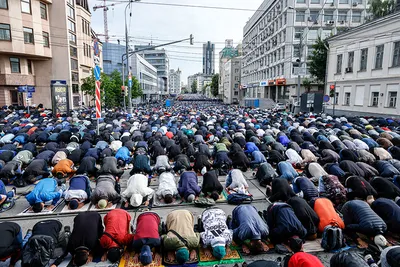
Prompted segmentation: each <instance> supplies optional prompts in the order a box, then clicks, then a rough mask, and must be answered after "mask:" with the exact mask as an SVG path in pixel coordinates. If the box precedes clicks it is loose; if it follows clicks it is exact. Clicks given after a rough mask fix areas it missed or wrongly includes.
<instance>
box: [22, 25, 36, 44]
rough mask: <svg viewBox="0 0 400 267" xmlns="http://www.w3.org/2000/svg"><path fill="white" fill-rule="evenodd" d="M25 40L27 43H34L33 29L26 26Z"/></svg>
mask: <svg viewBox="0 0 400 267" xmlns="http://www.w3.org/2000/svg"><path fill="white" fill-rule="evenodd" d="M24 42H25V43H26V44H33V43H34V39H33V29H31V28H25V27H24Z"/></svg>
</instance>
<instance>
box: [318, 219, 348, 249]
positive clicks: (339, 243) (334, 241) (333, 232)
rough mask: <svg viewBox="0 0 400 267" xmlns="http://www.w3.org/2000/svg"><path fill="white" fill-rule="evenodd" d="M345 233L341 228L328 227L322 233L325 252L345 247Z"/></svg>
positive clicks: (322, 245) (322, 244)
mask: <svg viewBox="0 0 400 267" xmlns="http://www.w3.org/2000/svg"><path fill="white" fill-rule="evenodd" d="M343 243H344V240H343V233H342V229H340V228H339V227H336V226H333V225H328V226H326V227H325V228H324V232H323V233H322V240H321V247H322V248H323V249H324V250H325V251H332V250H336V249H340V248H341V247H343Z"/></svg>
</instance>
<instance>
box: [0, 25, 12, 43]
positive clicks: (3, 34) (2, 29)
mask: <svg viewBox="0 0 400 267" xmlns="http://www.w3.org/2000/svg"><path fill="white" fill-rule="evenodd" d="M0 41H11V30H10V24H2V23H1V24H0Z"/></svg>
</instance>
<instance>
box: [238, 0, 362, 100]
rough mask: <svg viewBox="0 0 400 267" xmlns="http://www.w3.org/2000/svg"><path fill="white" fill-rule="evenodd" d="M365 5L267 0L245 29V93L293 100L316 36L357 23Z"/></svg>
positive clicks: (357, 0)
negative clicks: (299, 77)
mask: <svg viewBox="0 0 400 267" xmlns="http://www.w3.org/2000/svg"><path fill="white" fill-rule="evenodd" d="M366 5H367V0H274V1H273V0H265V1H264V2H263V3H262V4H261V6H260V7H259V10H262V11H257V12H256V13H254V15H253V16H252V17H251V18H250V20H249V21H248V22H247V23H246V25H245V26H244V29H243V61H242V80H241V83H242V87H244V88H246V97H249V98H270V99H273V100H274V101H280V102H286V101H288V99H292V100H294V99H295V98H296V96H297V91H296V88H297V81H298V76H299V75H300V76H301V77H307V76H309V72H308V66H307V60H308V57H309V56H310V55H311V53H312V45H313V44H314V43H315V40H316V39H317V38H318V36H320V37H321V38H323V39H324V38H326V37H329V36H331V35H334V34H336V33H338V32H340V31H344V30H347V29H348V28H352V27H355V26H359V25H360V24H361V23H363V22H364V18H365V15H366V12H367V11H366ZM299 65H301V66H299ZM302 90H303V91H304V89H302Z"/></svg>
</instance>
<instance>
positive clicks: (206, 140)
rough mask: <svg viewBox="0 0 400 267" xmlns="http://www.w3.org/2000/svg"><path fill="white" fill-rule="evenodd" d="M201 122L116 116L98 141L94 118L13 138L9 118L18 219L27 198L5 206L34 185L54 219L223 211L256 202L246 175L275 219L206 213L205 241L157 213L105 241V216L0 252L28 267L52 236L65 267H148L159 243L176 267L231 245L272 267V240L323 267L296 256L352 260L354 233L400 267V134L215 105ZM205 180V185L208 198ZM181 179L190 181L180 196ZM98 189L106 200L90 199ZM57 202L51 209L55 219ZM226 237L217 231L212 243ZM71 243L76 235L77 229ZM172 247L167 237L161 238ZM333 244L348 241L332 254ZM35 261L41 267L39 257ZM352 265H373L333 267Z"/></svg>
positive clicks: (4, 199)
mask: <svg viewBox="0 0 400 267" xmlns="http://www.w3.org/2000/svg"><path fill="white" fill-rule="evenodd" d="M201 110H202V111H201V112H197V113H196V112H195V113H193V112H192V111H193V110H192V109H191V108H190V107H185V106H180V107H175V108H172V110H164V109H153V111H152V112H147V111H146V110H141V111H138V114H146V116H142V115H140V116H138V117H136V118H129V116H127V115H126V114H123V113H118V112H115V113H109V114H108V115H107V116H108V117H106V118H105V120H104V121H103V122H102V124H101V127H100V129H101V131H100V135H99V136H97V135H96V134H94V125H93V124H91V123H90V120H88V118H87V117H85V116H82V115H78V116H76V117H73V118H70V117H63V118H62V119H60V120H57V121H55V120H54V119H50V118H46V119H47V120H45V121H43V118H40V120H41V123H40V125H39V126H35V125H36V124H34V123H31V125H28V126H27V124H24V123H22V124H24V125H23V126H22V125H20V126H16V127H12V126H14V125H15V124H12V125H9V123H10V122H12V121H13V119H12V118H11V117H10V118H8V119H7V123H8V124H7V125H8V126H6V127H4V128H3V129H2V132H3V134H2V137H1V139H0V143H1V144H2V146H1V147H0V167H1V169H0V177H1V181H0V205H1V208H2V209H3V210H7V209H8V208H9V207H12V205H13V201H14V196H15V194H16V189H15V188H13V189H12V190H11V191H10V192H6V189H5V185H14V186H17V187H18V186H25V185H26V184H35V187H34V189H33V190H32V191H31V192H30V193H29V194H28V195H26V199H27V201H28V203H29V205H30V206H31V209H32V211H33V212H36V213H37V212H41V211H43V209H45V208H47V209H53V208H54V206H56V205H57V203H59V201H60V199H61V198H63V199H64V200H65V202H66V203H67V205H68V208H69V209H71V210H75V209H80V208H81V207H82V206H84V205H85V204H86V203H88V202H91V204H92V205H94V206H96V208H98V209H105V208H110V207H111V206H112V205H114V204H117V203H119V202H121V201H122V203H123V205H122V208H123V209H128V208H130V207H134V208H138V207H140V206H142V205H145V206H147V207H149V208H151V205H152V203H153V202H154V201H164V202H165V203H166V204H170V203H172V202H173V201H174V200H175V199H177V198H178V197H179V198H182V199H183V200H184V201H186V202H195V201H197V200H198V199H199V197H200V196H204V197H209V198H211V199H213V200H214V201H217V200H218V199H219V197H220V194H221V193H222V192H223V191H224V190H225V191H226V192H228V193H230V194H248V193H249V192H248V187H249V185H248V183H247V181H246V179H245V177H244V175H243V172H244V171H247V170H248V169H249V168H251V169H253V170H254V176H255V178H256V179H257V180H258V181H259V183H260V185H262V186H265V187H266V195H267V197H268V199H269V201H270V202H271V203H272V204H271V205H270V206H268V207H266V209H265V210H262V211H261V210H260V211H257V209H256V208H255V207H254V206H252V205H239V206H237V207H236V208H235V209H234V211H233V212H232V216H231V218H230V219H229V218H227V216H226V214H225V212H224V211H222V210H221V209H219V208H210V209H206V210H205V211H204V212H203V213H202V215H201V227H200V230H202V231H200V230H198V232H200V234H199V233H196V232H195V231H194V227H193V226H194V223H195V219H194V217H193V215H192V214H191V213H190V212H189V211H186V210H176V211H173V212H171V213H170V214H168V216H167V218H166V220H165V224H164V225H165V227H161V226H162V225H163V224H162V223H161V219H160V217H159V216H158V215H157V214H156V213H153V212H148V213H143V214H140V215H139V216H138V217H137V220H136V225H137V226H136V230H135V233H134V234H131V231H130V223H131V217H130V215H129V213H128V212H126V211H125V210H123V209H115V210H112V211H110V212H109V213H108V214H107V216H106V217H105V218H104V227H103V221H102V219H101V217H100V215H99V214H98V213H96V212H84V213H81V214H79V215H78V216H77V217H76V218H75V219H74V227H73V230H72V233H70V234H67V235H65V233H63V234H59V232H60V231H62V225H61V224H60V223H59V222H58V221H55V220H48V221H43V222H39V223H37V224H36V225H35V226H34V227H33V228H32V231H29V233H28V234H27V236H26V237H27V238H24V239H22V233H21V228H20V227H19V226H18V225H17V224H16V223H12V222H3V223H0V232H1V235H0V236H4V239H2V240H3V241H1V242H4V244H5V245H0V248H2V249H3V251H0V258H2V259H5V258H9V257H11V266H12V265H14V264H15V262H16V260H18V259H19V258H20V257H21V254H22V259H23V262H24V253H25V252H26V251H31V253H33V252H34V251H36V249H35V248H33V249H32V248H31V247H32V246H35V245H37V244H39V243H38V242H34V241H32V240H35V236H37V238H36V239H38V238H42V239H46V237H43V236H50V237H51V238H52V239H51V240H53V241H54V242H55V243H56V244H59V245H60V246H62V247H63V248H64V249H63V253H62V255H60V257H59V258H58V259H57V260H56V261H55V262H54V264H53V265H55V266H57V265H58V264H59V263H60V262H61V261H62V259H63V258H64V257H65V254H67V253H71V254H72V255H73V261H74V263H75V264H76V265H79V266H81V265H84V264H85V263H87V262H88V261H90V260H91V259H92V256H93V255H94V254H97V255H98V254H103V259H106V258H108V259H109V260H110V261H112V262H116V261H118V260H119V259H120V258H121V256H122V254H123V251H124V249H123V248H124V247H125V246H126V247H127V248H128V249H131V250H134V251H136V252H137V253H136V254H135V255H137V257H138V258H139V260H140V261H141V263H142V264H143V265H148V264H149V263H150V262H151V260H152V259H153V258H152V257H153V256H154V257H155V256H157V255H159V254H158V253H154V248H158V247H160V244H161V243H162V244H163V248H164V251H163V252H164V253H165V252H166V253H167V254H168V255H167V258H168V259H172V258H174V259H176V260H177V261H178V262H179V263H185V262H187V261H190V260H191V259H194V258H195V257H196V253H195V249H196V248H197V247H198V246H199V244H200V240H201V242H202V244H203V245H204V246H208V247H211V250H210V251H207V253H209V254H210V253H211V254H212V255H213V256H214V257H215V258H217V259H222V258H223V257H224V256H225V255H226V253H228V252H229V250H230V248H229V245H230V244H231V242H232V240H234V241H235V243H236V244H238V245H240V246H241V247H242V250H243V252H244V253H250V252H253V253H263V252H266V251H267V250H268V249H269V248H268V246H267V245H266V243H265V242H263V240H267V239H268V240H269V241H270V242H271V243H272V244H274V245H275V248H280V247H281V246H280V245H281V244H284V245H285V246H284V247H286V248H289V249H290V251H291V252H295V254H294V255H293V256H292V257H290V258H289V259H288V261H287V264H289V266H300V265H296V263H294V262H295V260H297V261H298V262H306V261H307V260H309V261H310V262H311V263H312V262H313V263H312V265H316V266H318V264H320V265H321V266H322V264H321V263H320V262H319V260H318V259H317V258H315V257H313V256H311V255H309V254H304V253H302V254H299V253H298V252H299V251H301V249H302V245H303V243H304V242H305V240H314V239H316V238H317V236H321V235H322V239H323V241H324V242H325V243H324V244H323V246H324V248H325V249H326V250H333V249H340V248H341V247H342V246H344V244H343V241H342V238H341V237H340V236H343V235H342V231H341V230H343V234H344V235H345V236H346V237H347V238H350V239H353V240H358V238H359V234H362V235H364V236H366V237H367V239H368V240H369V241H370V242H369V249H370V250H369V253H372V252H373V251H375V252H376V253H375V254H374V253H372V254H373V255H372V256H373V258H374V259H375V260H376V261H379V260H381V265H382V266H390V267H393V266H399V264H400V259H399V258H400V247H398V246H391V247H390V246H389V242H388V241H387V240H386V238H385V235H386V234H388V233H389V234H390V235H394V236H396V235H399V234H400V206H399V205H400V181H399V180H398V179H400V178H398V177H400V161H399V160H400V147H399V146H400V134H399V131H398V130H397V129H398V128H397V127H399V124H398V121H395V120H393V119H382V118H371V119H368V120H367V119H365V118H348V119H346V118H343V117H342V118H332V117H329V116H321V117H317V118H316V117H315V116H310V117H305V116H302V115H296V116H293V115H285V114H279V113H278V114H276V113H270V112H266V111H262V110H250V109H240V108H236V107H229V106H212V105H211V106H204V108H202V109H201ZM2 112H3V111H0V118H2ZM7 112H8V113H7ZM7 112H6V114H9V111H7ZM168 112H169V113H168ZM238 114H239V116H238ZM21 122H22V121H21ZM46 123H47V124H46ZM28 124H29V123H28ZM16 128H17V129H16ZM37 146H38V147H39V146H40V147H42V148H41V149H38V148H37ZM210 147H213V149H211V150H210ZM98 163H100V168H97V166H96V164H98ZM152 165H154V167H153V168H151V166H152ZM50 166H51V167H50ZM75 166H77V167H75ZM124 169H129V170H130V177H129V179H128V181H127V187H126V189H125V190H124V191H123V192H121V186H120V179H121V177H122V175H123V173H124ZM199 174H201V175H203V183H202V186H199V183H198V182H199V181H198V175H199ZM156 175H157V179H158V188H157V190H154V189H152V188H151V187H150V182H151V180H152V177H153V176H154V177H155V176H156ZM176 175H178V176H180V177H179V181H178V182H177V181H176V180H177V177H176ZM220 175H226V177H227V178H226V182H225V185H224V186H223V185H222V184H221V183H220V181H219V180H218V176H220ZM93 177H95V178H96V179H95V181H96V186H95V188H94V189H93V190H92V189H91V187H90V179H91V178H93ZM66 181H68V183H69V188H67V187H66V185H65V183H66ZM48 202H51V205H49V206H46V203H48ZM228 217H229V216H228ZM123 222H126V223H123ZM143 225H146V227H144V226H143ZM159 228H161V229H159ZM215 228H217V229H218V230H219V231H213V229H215ZM49 229H52V230H49ZM338 229H341V230H340V231H336V230H338ZM66 230H67V231H66V232H70V231H68V227H67V229H66ZM339 232H340V234H338V233H339ZM160 233H163V234H165V235H164V236H163V237H162V238H160ZM333 234H335V236H339V237H340V240H336V241H337V242H336V241H335V242H333V241H332V240H331V239H332V238H330V237H331V236H330V235H333ZM60 236H61V237H62V238H61V239H60ZM29 237H30V238H29ZM67 239H68V242H66V240H67ZM1 242H0V243H1ZM327 243H328V244H327ZM332 243H335V244H333V245H332ZM282 249H283V250H285V249H284V248H283V247H282ZM26 258H27V259H26V260H27V261H34V259H32V257H29V253H28V252H26ZM349 258H351V259H352V260H354V261H353V262H358V265H357V266H363V265H362V264H368V263H367V262H366V261H364V260H363V259H361V260H360V259H359V256H358V254H356V253H350V252H340V253H339V254H336V255H335V256H334V257H332V260H331V265H332V266H354V265H351V264H350V265H345V264H346V262H347V261H349ZM291 264H292V265H291ZM335 264H337V265H335ZM340 264H342V265H340ZM304 266H305V265H304ZM365 266H367V265H365Z"/></svg>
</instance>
